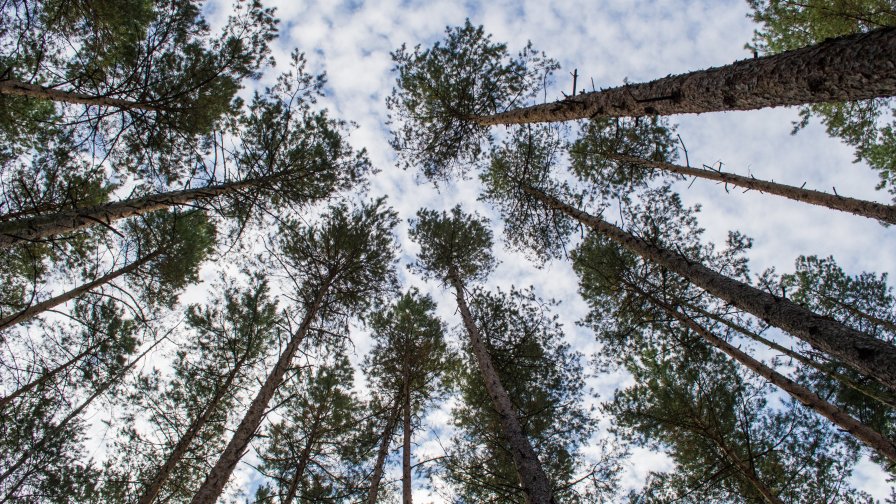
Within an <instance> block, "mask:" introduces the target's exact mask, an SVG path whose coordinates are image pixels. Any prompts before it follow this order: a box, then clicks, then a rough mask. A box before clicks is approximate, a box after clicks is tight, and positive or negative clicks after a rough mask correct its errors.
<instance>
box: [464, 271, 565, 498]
mask: <svg viewBox="0 0 896 504" xmlns="http://www.w3.org/2000/svg"><path fill="white" fill-rule="evenodd" d="M448 281H449V282H450V283H451V285H452V286H453V287H454V291H455V297H456V298H457V307H458V309H459V310H460V315H461V318H463V321H464V327H465V328H466V329H467V334H468V335H469V336H470V346H471V347H472V348H473V355H474V356H475V357H476V363H477V364H478V365H479V372H480V373H481V374H482V381H483V382H485V389H486V391H487V392H488V395H489V397H490V398H491V400H492V406H493V407H494V408H495V411H496V412H497V413H498V417H499V419H500V421H501V428H502V429H503V430H504V433H503V434H504V439H505V440H506V441H507V444H508V445H510V452H511V455H512V456H513V462H514V465H515V466H516V470H517V475H518V477H519V479H520V486H521V487H522V490H523V494H524V495H525V497H526V502H527V503H529V504H554V503H555V502H556V501H555V500H554V496H553V492H552V491H551V484H550V482H549V481H548V477H547V474H545V472H544V469H542V467H541V462H540V461H539V460H538V456H537V455H536V454H535V450H533V449H532V445H531V444H530V443H529V439H528V438H527V437H526V434H525V433H524V432H523V428H522V426H521V425H520V422H519V418H517V414H516V411H515V408H514V407H513V403H512V402H511V401H510V397H509V396H508V395H507V390H506V389H505V388H504V385H503V384H502V383H501V379H500V377H499V376H498V373H497V371H495V367H494V364H492V358H491V355H489V353H488V350H487V349H486V348H485V344H484V343H483V342H482V336H481V335H480V333H479V328H478V327H476V324H475V322H474V321H473V314H472V313H470V308H469V306H467V301H466V299H465V298H464V287H463V284H462V283H461V281H460V278H458V274H457V272H456V271H452V272H450V273H449V275H448Z"/></svg>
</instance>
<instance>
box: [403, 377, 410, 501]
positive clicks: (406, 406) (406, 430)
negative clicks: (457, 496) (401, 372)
mask: <svg viewBox="0 0 896 504" xmlns="http://www.w3.org/2000/svg"><path fill="white" fill-rule="evenodd" d="M409 381H410V379H409V378H408V377H407V374H405V386H404V398H403V401H402V403H403V404H402V416H403V422H402V430H403V432H402V434H403V438H404V439H403V441H404V442H403V443H402V447H403V448H402V451H401V500H402V503H403V504H413V498H412V497H411V391H410V389H409Z"/></svg>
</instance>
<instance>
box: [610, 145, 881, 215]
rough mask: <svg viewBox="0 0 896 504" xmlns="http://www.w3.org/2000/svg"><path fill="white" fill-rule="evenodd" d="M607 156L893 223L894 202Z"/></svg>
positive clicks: (646, 166) (643, 160)
mask: <svg viewBox="0 0 896 504" xmlns="http://www.w3.org/2000/svg"><path fill="white" fill-rule="evenodd" d="M607 157H608V158H610V159H613V160H616V161H620V162H624V163H631V164H635V165H639V166H643V167H645V168H654V167H655V168H659V169H661V170H665V171H668V172H672V173H678V174H679V175H685V176H688V177H699V178H703V179H707V180H715V181H717V182H724V183H725V184H731V185H733V186H736V187H743V188H746V189H753V190H756V191H760V192H765V193H769V194H775V195H777V196H783V197H785V198H789V199H792V200H795V201H802V202H805V203H810V204H812V205H818V206H823V207H827V208H830V209H833V210H840V211H841V212H849V213H851V214H855V215H859V216H862V217H868V218H870V219H877V220H879V221H881V222H885V223H888V224H896V206H893V205H885V204H883V203H877V202H875V201H867V200H861V199H856V198H848V197H845V196H840V195H837V194H828V193H826V192H821V191H813V190H810V189H803V188H802V187H795V186H791V185H786V184H779V183H777V182H769V181H766V180H761V179H755V178H753V177H744V176H741V175H735V174H733V173H723V172H721V171H716V170H708V169H699V168H691V167H689V166H680V165H675V164H671V163H664V162H662V161H648V160H646V159H641V158H637V157H632V156H623V155H620V154H607Z"/></svg>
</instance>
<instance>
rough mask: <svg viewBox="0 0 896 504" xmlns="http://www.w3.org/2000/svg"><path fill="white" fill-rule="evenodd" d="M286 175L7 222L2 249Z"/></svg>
mask: <svg viewBox="0 0 896 504" xmlns="http://www.w3.org/2000/svg"><path fill="white" fill-rule="evenodd" d="M286 175H287V173H283V174H278V175H272V176H269V177H259V178H256V179H249V180H243V181H240V182H230V183H227V184H219V185H213V186H209V187H199V188H194V189H185V190H182V191H171V192H166V193H159V194H154V195H151V196H144V197H142V198H132V199H128V200H124V201H115V202H112V203H106V204H103V205H95V206H92V207H85V208H76V209H73V210H66V211H63V212H56V213H52V214H44V215H37V216H34V217H29V218H27V219H19V220H14V221H10V222H5V223H2V224H0V249H4V248H9V247H11V246H13V245H16V244H18V243H22V242H33V241H36V240H40V239H42V238H48V237H50V236H54V235H58V234H62V233H70V232H72V231H77V230H79V229H85V228H89V227H93V226H96V225H98V224H102V225H109V224H111V223H112V222H114V221H116V220H118V219H124V218H126V217H133V216H135V215H143V214H146V213H149V212H154V211H156V210H162V209H164V208H169V207H172V206H175V205H184V204H187V203H191V202H194V201H200V200H207V199H211V198H215V197H218V196H221V195H225V194H231V193H234V192H237V191H240V190H242V189H245V188H248V187H253V186H259V185H261V184H264V183H267V182H270V181H272V180H275V179H277V178H280V177H284V176H286Z"/></svg>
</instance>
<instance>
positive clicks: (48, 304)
mask: <svg viewBox="0 0 896 504" xmlns="http://www.w3.org/2000/svg"><path fill="white" fill-rule="evenodd" d="M161 253H162V251H161V250H156V251H155V252H152V253H150V254H147V255H145V256H143V257H141V258H140V259H137V260H136V261H134V262H132V263H131V264H128V265H127V266H125V267H123V268H119V269H117V270H115V271H113V272H111V273H108V274H106V275H103V276H101V277H99V278H97V279H96V280H94V281H92V282H88V283H86V284H83V285H80V286H78V287H75V288H74V289H72V290H70V291H68V292H65V293H63V294H60V295H58V296H56V297H52V298H50V299H47V300H46V301H41V302H40V303H37V304H36V305H32V306H29V307H28V308H26V309H24V310H22V311H20V312H18V313H16V314H13V315H10V316H8V317H4V318H2V319H0V330H2V329H6V328H8V327H12V326H14V325H16V324H20V323H22V322H25V321H26V320H30V319H32V318H34V317H36V316H37V315H40V314H41V313H43V312H45V311H47V310H49V309H51V308H53V307H56V306H59V305H61V304H63V303H66V302H68V301H71V300H72V299H75V298H76V297H78V296H80V295H81V294H84V293H86V292H89V291H91V290H93V289H94V288H95V287H98V286H100V285H103V284H107V283H109V282H111V281H112V280H115V279H116V278H118V277H120V276H122V275H127V274H128V273H131V272H133V271H136V270H137V269H138V268H140V267H141V266H143V265H144V264H146V263H148V262H149V261H151V260H153V259H155V258H156V257H157V256H159V255H160V254H161Z"/></svg>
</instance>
